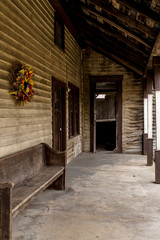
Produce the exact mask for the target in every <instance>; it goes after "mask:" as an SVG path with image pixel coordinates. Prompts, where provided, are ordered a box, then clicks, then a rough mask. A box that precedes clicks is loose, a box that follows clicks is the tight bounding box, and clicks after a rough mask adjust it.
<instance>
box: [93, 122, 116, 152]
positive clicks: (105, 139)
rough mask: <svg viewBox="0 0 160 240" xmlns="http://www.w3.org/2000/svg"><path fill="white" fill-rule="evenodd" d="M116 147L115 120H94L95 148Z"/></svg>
mask: <svg viewBox="0 0 160 240" xmlns="http://www.w3.org/2000/svg"><path fill="white" fill-rule="evenodd" d="M115 149H116V121H113V122H112V121H109V122H96V150H97V151H103V150H106V151H113V150H115Z"/></svg>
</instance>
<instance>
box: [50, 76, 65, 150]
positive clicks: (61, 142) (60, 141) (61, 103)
mask: <svg viewBox="0 0 160 240" xmlns="http://www.w3.org/2000/svg"><path fill="white" fill-rule="evenodd" d="M52 108H53V114H52V129H53V131H52V134H53V136H52V143H53V144H52V145H53V146H52V147H53V149H54V150H58V151H64V150H65V149H66V84H65V83H63V82H61V81H59V80H57V79H55V78H52Z"/></svg>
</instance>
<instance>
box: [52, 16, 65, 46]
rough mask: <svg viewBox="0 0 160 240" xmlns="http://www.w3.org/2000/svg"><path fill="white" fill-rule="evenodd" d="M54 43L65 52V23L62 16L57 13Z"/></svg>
mask: <svg viewBox="0 0 160 240" xmlns="http://www.w3.org/2000/svg"><path fill="white" fill-rule="evenodd" d="M54 23H55V24H54V42H55V44H56V45H58V46H59V47H60V48H61V49H63V50H64V23H63V20H62V18H61V16H60V15H59V14H58V13H57V12H55V21H54Z"/></svg>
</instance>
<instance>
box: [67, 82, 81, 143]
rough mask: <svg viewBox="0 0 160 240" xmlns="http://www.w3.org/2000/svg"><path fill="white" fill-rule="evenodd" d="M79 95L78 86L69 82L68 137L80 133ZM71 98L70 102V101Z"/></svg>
mask: <svg viewBox="0 0 160 240" xmlns="http://www.w3.org/2000/svg"><path fill="white" fill-rule="evenodd" d="M71 94H72V95H71ZM79 96H80V95H79V88H78V87H76V86H75V85H73V84H72V83H69V84H68V136H69V139H70V138H72V137H75V136H77V135H79V134H80V114H79V105H80V99H79ZM71 100H72V102H70V101H71ZM76 106H77V107H76ZM71 107H72V108H71Z"/></svg>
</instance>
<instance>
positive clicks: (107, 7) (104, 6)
mask: <svg viewBox="0 0 160 240" xmlns="http://www.w3.org/2000/svg"><path fill="white" fill-rule="evenodd" d="M90 2H91V3H94V4H95V5H97V6H99V7H101V8H102V9H103V10H104V11H105V12H107V13H109V14H111V15H112V16H114V17H116V18H118V19H119V20H121V21H123V22H125V23H127V24H128V25H131V26H132V27H134V28H136V29H138V30H139V31H141V32H143V33H145V34H148V35H149V36H152V37H156V36H157V33H156V32H155V31H154V30H153V29H152V28H150V27H148V26H146V25H144V24H142V23H141V22H139V21H136V20H134V19H133V18H131V17H129V16H128V15H126V14H125V13H123V12H120V11H118V10H117V9H115V8H114V7H112V6H111V5H110V4H108V3H107V2H106V1H104V0H101V1H99V0H90Z"/></svg>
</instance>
